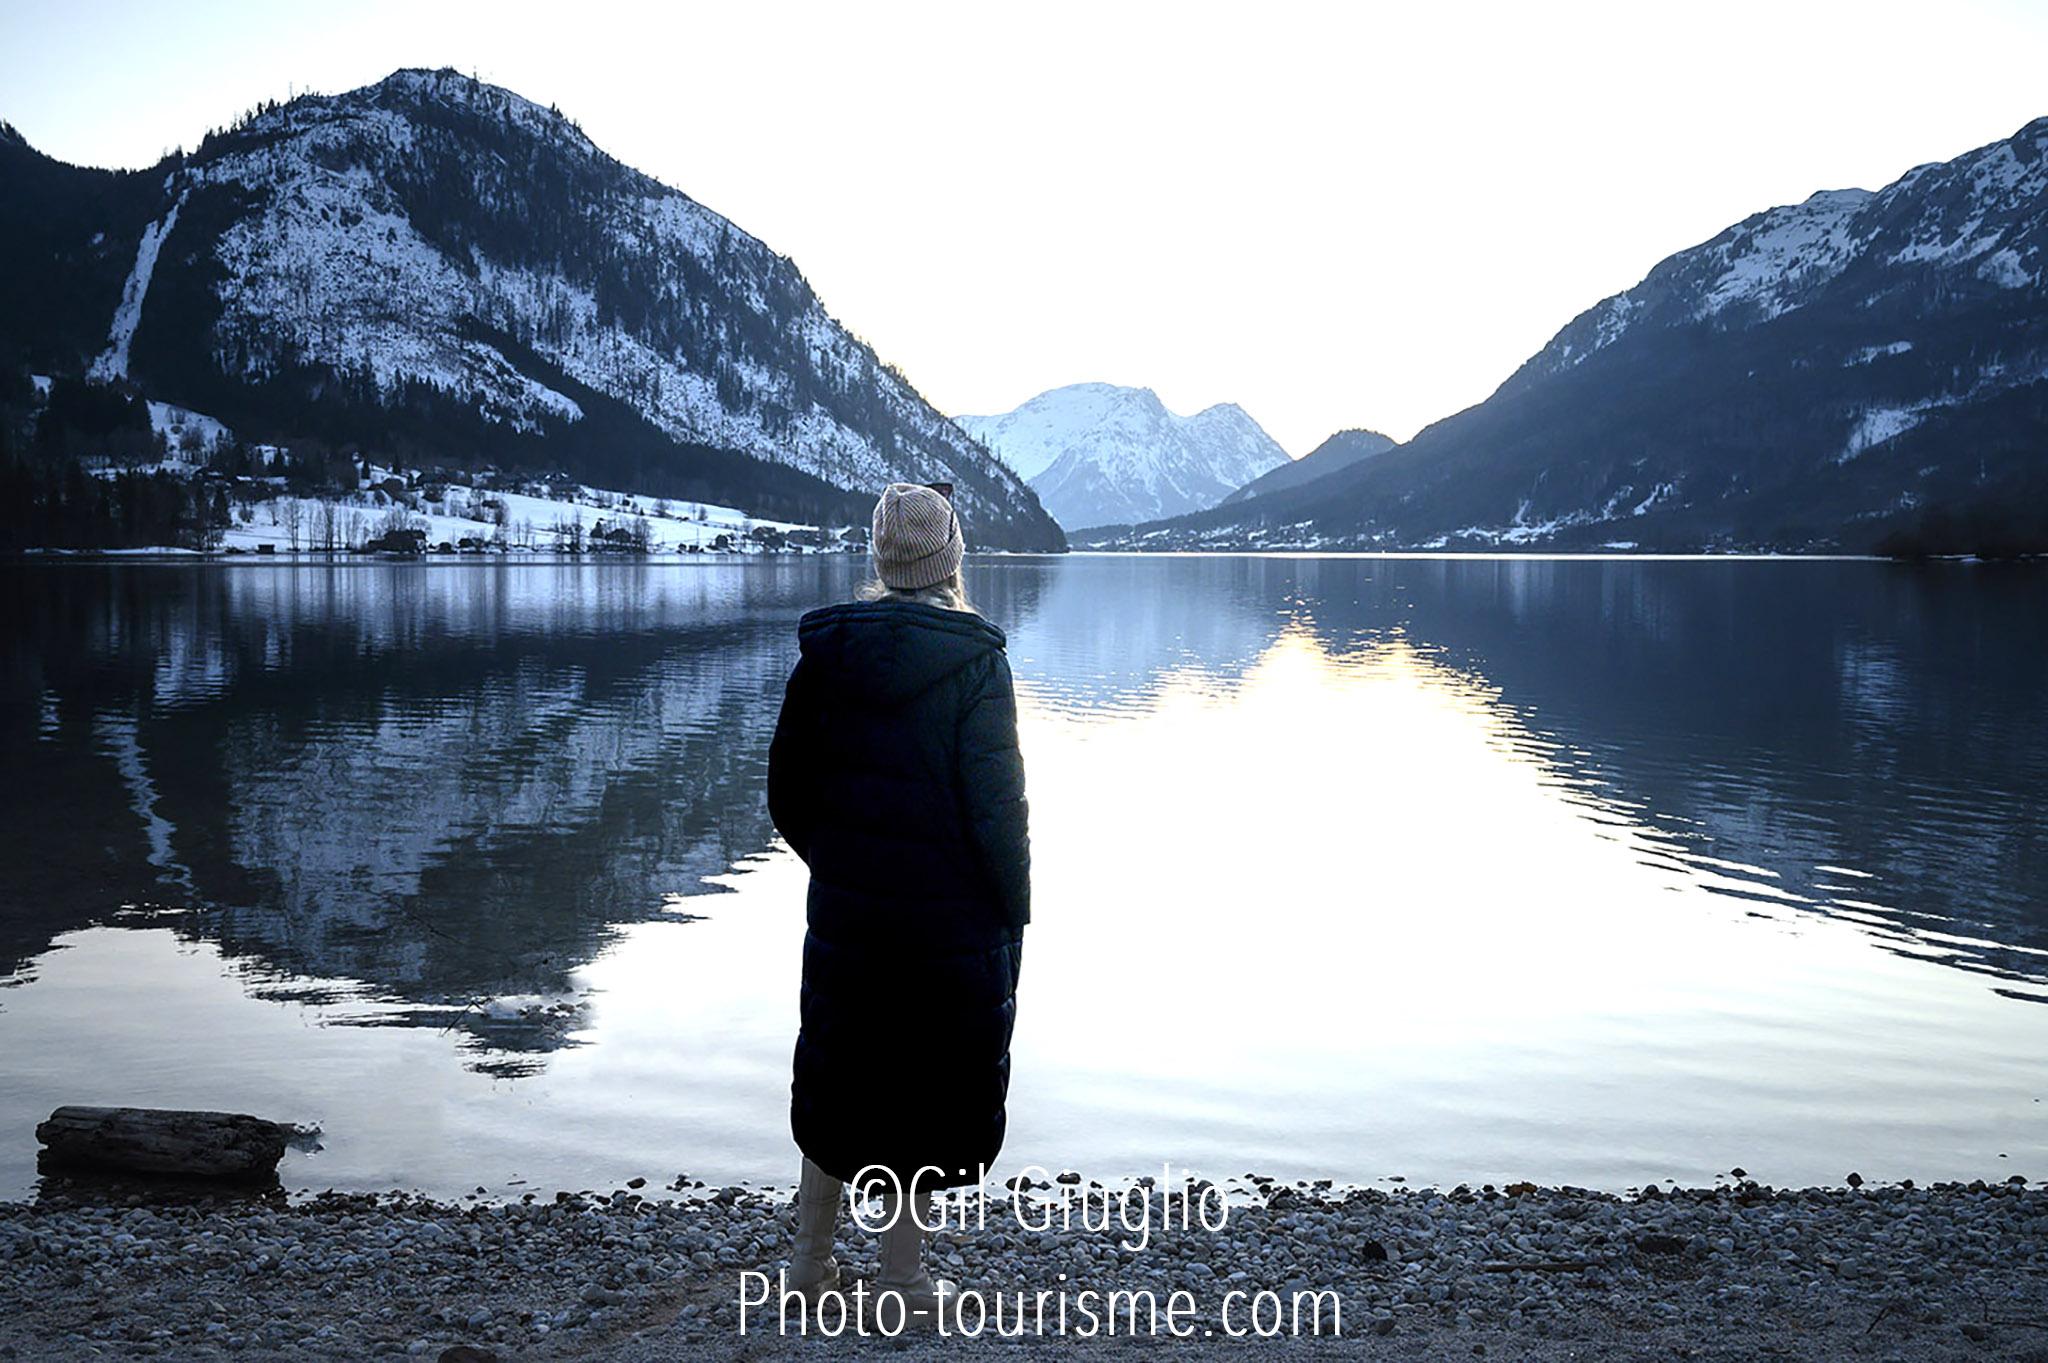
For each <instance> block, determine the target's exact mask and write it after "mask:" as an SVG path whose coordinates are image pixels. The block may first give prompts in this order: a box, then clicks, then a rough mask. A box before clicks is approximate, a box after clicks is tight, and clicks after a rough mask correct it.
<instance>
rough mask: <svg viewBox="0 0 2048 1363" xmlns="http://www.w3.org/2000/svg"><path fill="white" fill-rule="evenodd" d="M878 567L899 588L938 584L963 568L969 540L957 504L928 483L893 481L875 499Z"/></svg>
mask: <svg viewBox="0 0 2048 1363" xmlns="http://www.w3.org/2000/svg"><path fill="white" fill-rule="evenodd" d="M871 545H872V548H871V552H872V553H873V554H874V556H875V571H876V572H877V573H879V574H880V575H881V578H882V581H883V583H884V584H886V585H887V586H890V587H894V588H895V589H896V590H897V591H913V592H914V591H917V590H918V589H919V588H922V587H932V586H936V585H938V584H939V583H941V582H944V581H945V580H946V579H947V578H949V577H951V576H952V575H953V574H954V573H956V572H958V571H959V569H960V559H961V556H962V555H964V554H965V553H966V552H967V542H966V541H965V540H964V539H962V538H961V536H960V518H959V517H958V516H956V515H954V514H953V504H952V503H951V502H949V501H947V500H946V499H945V498H944V497H942V496H940V495H939V494H938V493H937V492H935V491H933V490H932V489H931V488H928V487H921V486H919V485H918V484H916V483H891V484H889V486H887V487H885V488H883V489H882V496H881V500H879V501H877V502H876V503H875V527H874V538H873V540H872V541H871Z"/></svg>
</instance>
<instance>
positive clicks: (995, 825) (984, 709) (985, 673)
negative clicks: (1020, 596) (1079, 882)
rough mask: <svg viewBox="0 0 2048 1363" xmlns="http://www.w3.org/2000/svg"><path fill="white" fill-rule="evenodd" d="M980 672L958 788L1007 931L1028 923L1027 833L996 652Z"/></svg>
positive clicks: (963, 731) (1009, 694)
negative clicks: (990, 662) (999, 904)
mask: <svg viewBox="0 0 2048 1363" xmlns="http://www.w3.org/2000/svg"><path fill="white" fill-rule="evenodd" d="M993 658H994V662H993V663H992V664H991V665H990V666H989V667H987V668H985V669H983V670H982V674H981V678H980V680H979V682H978V683H977V684H976V685H975V686H974V687H973V689H972V690H971V691H970V692H969V695H968V698H967V708H966V710H965V712H964V713H963V714H962V716H961V720H960V788H961V798H962V800H963V801H964V802H965V804H966V812H967V831H968V836H969V838H970V839H971V841H972V842H973V844H974V850H975V853H976V855H977V856H978V857H979V858H980V860H981V864H982V867H983V869H984V870H985V871H987V873H988V877H989V880H990V881H991V882H992V883H993V884H994V886H995V889H996V893H997V895H998V897H999V899H1000V902H1001V904H1002V908H1003V914H1004V917H1006V918H1007V919H1008V920H1009V923H1010V926H1011V927H1012V928H1016V929H1022V928H1023V926H1024V925H1025V924H1026V923H1028V922H1030V921H1031V834H1030V825H1029V818H1028V813H1029V811H1028V807H1027V806H1026V804H1025V801H1024V755H1023V753H1022V752H1021V751H1020V750H1019V749H1018V747H1017V697H1016V692H1015V690H1014V688H1013V687H1012V685H1011V681H1010V660H1009V659H1008V658H1007V657H1005V656H1004V655H1003V654H1001V653H997V654H994V655H993Z"/></svg>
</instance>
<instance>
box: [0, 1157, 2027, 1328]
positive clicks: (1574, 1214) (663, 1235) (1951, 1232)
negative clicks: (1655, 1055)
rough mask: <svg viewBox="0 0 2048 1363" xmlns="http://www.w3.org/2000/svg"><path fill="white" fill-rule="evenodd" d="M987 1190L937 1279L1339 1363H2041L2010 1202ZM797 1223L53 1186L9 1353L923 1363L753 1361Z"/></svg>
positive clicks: (719, 1208) (34, 1238)
mask: <svg viewBox="0 0 2048 1363" xmlns="http://www.w3.org/2000/svg"><path fill="white" fill-rule="evenodd" d="M999 1191H1001V1192H1002V1196H1001V1198H1000V1200H995V1201H992V1202H991V1212H990V1215H989V1220H988V1224H987V1227H986V1228H985V1229H982V1230H980V1231H975V1232H969V1233H960V1232H955V1231H951V1230H948V1231H941V1232H939V1233H938V1234H937V1235H936V1236H935V1237H934V1240H933V1244H932V1247H931V1251H930V1254H931V1260H932V1264H933V1267H934V1269H935V1271H937V1272H939V1273H942V1274H944V1275H946V1276H949V1277H951V1278H953V1279H955V1280H957V1281H959V1282H960V1283H961V1284H962V1285H963V1286H969V1287H975V1288H978V1289H980V1290H981V1291H982V1292H984V1293H988V1294H994V1293H996V1292H1003V1293H1008V1294H1013V1295H1014V1294H1015V1293H1016V1292H1018V1291H1020V1290H1023V1291H1035V1290H1037V1289H1043V1288H1057V1287H1062V1286H1064V1287H1066V1288H1068V1290H1070V1291H1072V1290H1077V1289H1080V1288H1084V1287H1086V1288H1095V1289H1099V1290H1102V1291H1108V1290H1110V1289H1113V1288H1126V1289H1132V1288H1144V1289H1150V1290H1151V1291H1153V1292H1155V1293H1157V1294H1158V1295H1159V1297H1160V1298H1161V1299H1164V1298H1165V1297H1166V1296H1167V1294H1169V1293H1170V1292H1172V1291H1173V1290H1175V1289H1177V1288H1178V1289H1186V1290H1187V1291H1188V1292H1190V1293H1192V1294H1193V1296H1194V1299H1195V1300H1196V1301H1198V1302H1199V1303H1200V1310H1199V1312H1198V1314H1197V1315H1196V1316H1195V1317H1194V1324H1195V1326H1196V1327H1198V1328H1213V1327H1215V1326H1216V1325H1217V1324H1218V1322H1217V1319H1216V1306H1217V1303H1218V1301H1219V1300H1220V1299H1221V1298H1222V1296H1223V1295H1224V1293H1226V1292H1228V1291H1232V1290H1242V1291H1246V1292H1250V1291H1257V1290H1260V1289H1268V1290H1271V1291H1273V1292H1276V1293H1279V1294H1281V1296H1282V1297H1283V1298H1284V1297H1287V1296H1288V1295H1289V1294H1291V1293H1293V1292H1295V1291H1318V1290H1323V1289H1333V1290H1335V1291H1336V1292H1337V1293H1339V1294H1340V1295H1341V1302H1342V1305H1341V1311H1342V1318H1341V1328H1342V1337H1341V1339H1328V1340H1326V1341H1325V1343H1326V1345H1328V1346H1331V1347H1336V1346H1341V1348H1342V1350H1343V1351H1344V1352H1346V1353H1347V1354H1352V1355H1355V1354H1358V1353H1366V1354H1369V1355H1372V1356H1385V1357H1389V1358H1394V1357H1414V1358H1439V1357H1441V1358H1451V1357H1457V1358H1468V1357H1486V1356H1488V1354H1489V1350H1490V1351H1491V1356H1493V1357H1511V1358H1517V1359H1519V1358H1523V1357H1540V1358H1548V1357H1553V1356H1555V1357H1560V1358H1562V1357H1608V1356H1612V1357H1616V1358H1620V1357H1637V1356H1643V1357H1647V1356H1652V1354H1654V1355H1655V1356H1658V1357H1694V1358H1721V1357H1728V1358H1737V1357H1766V1356H1775V1357H1781V1358H1807V1357H1811V1358H1827V1357H1849V1356H1857V1357H1863V1356H1868V1357H1870V1358H1873V1359H1891V1358H1899V1359H1909V1358H1910V1359H1919V1358H1951V1357H1955V1358H1984V1359H2038V1360H2042V1363H2048V1190H2044V1189H2042V1188H2037V1187H2034V1186H2032V1185H2029V1184H2027V1183H2025V1182H2023V1181H2021V1180H2019V1179H2017V1178H2015V1179H2013V1180H2011V1181H2009V1182H2004V1183H1992V1184H1985V1183H1971V1184H1967V1185H1963V1184H1944V1185H1938V1186H1933V1187H1924V1188H1919V1187H1913V1186H1911V1185H1910V1184H1907V1185H1901V1186H1884V1187H1875V1186H1867V1187H1853V1188H1852V1187H1839V1188H1823V1189H1807V1190H1799V1191H1790V1190H1773V1189H1770V1188H1766V1187H1760V1186H1758V1185H1757V1184H1755V1183H1752V1182H1749V1181H1747V1180H1744V1179H1741V1178H1730V1179H1728V1180H1725V1181H1724V1182H1723V1184H1722V1186H1717V1187H1713V1188H1701V1189H1680V1190H1672V1191H1660V1190H1656V1189H1651V1190H1646V1191H1645V1192H1643V1193H1641V1194H1631V1195H1628V1196H1615V1195H1609V1194H1604V1193H1594V1192H1587V1191H1583V1190H1576V1189H1551V1188H1538V1187H1535V1186H1533V1185H1528V1184H1517V1185H1513V1186H1511V1187H1508V1188H1503V1189H1493V1188H1462V1187H1461V1188H1457V1189H1453V1190H1449V1191H1442V1190H1434V1189H1416V1190H1401V1191H1395V1192H1382V1191H1377V1190H1349V1191H1346V1190H1342V1189H1330V1188H1327V1187H1320V1186H1316V1187H1310V1186H1302V1185H1294V1186H1283V1185H1276V1184H1272V1183H1270V1182H1267V1181H1265V1180H1252V1181H1247V1182H1245V1183H1242V1184H1233V1185H1231V1186H1230V1191H1231V1193H1232V1199H1233V1200H1232V1207H1231V1211H1230V1215H1229V1218H1228V1223H1227V1225H1225V1226H1224V1228H1223V1229H1222V1230H1220V1231H1218V1232H1215V1233H1211V1232H1209V1231H1206V1230H1203V1229H1201V1228H1200V1227H1193V1228H1190V1229H1178V1228H1174V1229H1164V1228H1162V1227H1160V1226H1158V1225H1155V1226H1154V1227H1153V1229H1152V1231H1151V1243H1150V1244H1149V1245H1148V1246H1147V1247H1146V1248H1145V1249H1143V1250H1142V1251H1132V1250H1130V1249H1127V1248H1124V1247H1122V1246H1121V1245H1120V1244H1119V1243H1118V1242H1119V1241H1120V1240H1122V1239H1124V1238H1126V1237H1125V1234H1124V1232H1122V1231H1121V1230H1117V1231H1108V1232H1105V1231H1101V1230H1085V1229H1081V1228H1078V1227H1077V1228H1074V1229H1070V1230H1064V1231H1061V1230H1052V1231H1025V1230H1021V1229H1019V1228H1018V1226H1017V1225H1016V1223H1015V1220H1014V1219H1013V1215H1012V1212H1011V1203H1010V1201H1009V1197H1010V1194H1009V1193H1008V1191H1007V1190H999ZM1067 1191H1071V1190H1070V1189H1066V1190H1063V1189H1057V1188H1051V1187H1045V1186H1043V1185H1041V1186H1040V1187H1038V1188H1031V1189H1027V1190H1025V1191H1023V1192H1021V1193H1019V1194H1018V1196H1020V1197H1024V1198H1027V1199H1033V1205H1041V1204H1042V1203H1043V1202H1044V1200H1045V1199H1047V1198H1050V1197H1053V1196H1055V1195H1057V1194H1059V1193H1061V1192H1067ZM793 1221H794V1209H793V1208H792V1206H791V1205H790V1202H789V1194H788V1193H787V1192H780V1193H764V1192H759V1191H753V1190H748V1189H742V1188H726V1189H718V1190H713V1189H703V1188H699V1187H696V1186H693V1185H690V1184H688V1183H687V1182H686V1181H684V1180H681V1179H678V1180H677V1181H676V1183H675V1184H672V1185H670V1186H669V1187H668V1188H666V1189H663V1190H661V1191H660V1192H659V1194H658V1195H650V1193H649V1192H648V1191H647V1190H645V1189H644V1188H642V1189H631V1188H629V1189H620V1190H618V1191H616V1192H613V1193H610V1194H587V1193H568V1192H563V1193H560V1194H556V1195H554V1196H552V1197H537V1198H533V1199H530V1200H526V1201H520V1202H511V1203H498V1202H489V1201H482V1200H478V1201H475V1202H472V1203H470V1204H468V1205H449V1204H446V1203H437V1202H431V1201H426V1200H422V1199H419V1198H414V1197H405V1196H396V1195H392V1196H368V1195H355V1194H325V1195H321V1196H317V1197H313V1198H309V1199H303V1200H293V1201H287V1200H285V1199H284V1198H283V1197H281V1196H273V1197H270V1198H237V1197H231V1196H225V1195H198V1196H192V1195H187V1196H182V1197H177V1198H171V1197H166V1196H162V1195H158V1194H145V1193H141V1192H137V1191H134V1190H132V1189H124V1188H121V1187H118V1186H113V1187H97V1188H90V1189H85V1188H78V1187H66V1186H61V1185H59V1186H53V1187H52V1188H51V1189H49V1190H46V1192H45V1193H44V1195H43V1197H42V1198H41V1199H40V1200H39V1201H37V1202H34V1203H13V1204H0V1359H9V1360H13V1359H22V1360H30V1359H33V1360H44V1359H50V1360H59V1361H60V1363H61V1361H62V1360H69V1359H74V1358H98V1357H132V1356H148V1355H161V1356H165V1357H171V1358H178V1359H187V1358H191V1359H206V1358H224V1357H236V1358H309V1357H326V1358H369V1357H425V1358H429V1359H440V1358H442V1357H443V1355H444V1354H448V1356H449V1357H450V1358H451V1359H453V1360H464V1359H467V1360H471V1361H472V1363H475V1361H476V1360H481V1359H484V1358H489V1357H496V1358H499V1359H505V1360H511V1359H545V1358H561V1357H595V1358H613V1359H619V1360H643V1359H644V1360H656V1359H668V1358H675V1359H685V1358H700V1357H721V1356H727V1355H731V1354H735V1353H739V1352H742V1351H743V1350H744V1351H745V1352H746V1353H747V1354H748V1356H750V1357H755V1356H760V1355H761V1354H762V1353H764V1352H765V1353H770V1354H773V1353H778V1352H786V1351H789V1352H800V1351H804V1350H809V1351H811V1352H812V1353H814V1354H815V1353H817V1351H818V1350H819V1349H820V1348H821V1347H830V1348H832V1349H834V1350H836V1351H847V1350H849V1349H864V1348H874V1349H876V1350H877V1351H885V1350H891V1351H894V1352H895V1353H896V1355H898V1356H903V1354H904V1346H903V1345H902V1344H901V1342H899V1341H889V1340H869V1341H866V1342H865V1344H864V1345H863V1342H861V1341H857V1340H854V1339H852V1338H850V1337H849V1338H842V1339H839V1340H836V1341H834V1342H832V1343H831V1344H830V1345H829V1346H821V1345H820V1344H819V1343H818V1341H816V1340H810V1341H796V1340H783V1339H780V1338H778V1337H777V1336H776V1333H775V1325H774V1322H773V1319H772V1318H769V1319H767V1320H763V1319H761V1318H760V1317H759V1316H758V1315H757V1316H756V1318H755V1320H754V1322H753V1324H752V1326H751V1329H750V1333H749V1334H748V1335H747V1336H746V1337H745V1338H742V1337H741V1335H740V1334H739V1332H738V1321H739V1316H738V1306H737V1299H738V1295H739V1283H740V1277H739V1275H740V1273H741V1272H742V1271H743V1270H747V1269H760V1268H766V1269H767V1270H768V1272H769V1273H770V1274H771V1275H772V1274H773V1272H774V1270H775V1268H776V1267H777V1266H778V1265H779V1264H780V1263H782V1262H783V1261H784V1256H785V1255H786V1254H787V1247H788V1243H789V1235H790V1230H791V1227H792V1225H793ZM874 1257H875V1243H874V1240H873V1238H872V1237H870V1236H868V1235H866V1234H864V1233H862V1232H860V1231H859V1230H857V1229H855V1228H853V1227H852V1226H850V1225H849V1224H848V1223H847V1221H846V1219H845V1218H844V1217H842V1222H841V1244H840V1248H839V1258H840V1260H841V1263H842V1265H844V1266H845V1267H846V1268H847V1269H848V1270H849V1271H850V1273H851V1274H857V1275H862V1276H868V1275H872V1273H873V1271H874ZM1061 1274H1065V1275H1066V1277H1065V1279H1064V1280H1062V1279H1061V1278H1060V1277H1059V1275H1061ZM1242 1319H1243V1317H1242V1316H1240V1321H1242ZM764 1330H765V1331H766V1332H767V1337H766V1338H764V1336H763V1331H764ZM1216 1333H1217V1334H1219V1335H1220V1333H1221V1331H1220V1330H1218V1331H1217V1332H1216ZM1208 1338H1210V1336H1199V1339H1198V1340H1197V1341H1195V1342H1194V1347H1195V1348H1196V1351H1197V1352H1206V1351H1207V1346H1205V1345H1202V1344H1201V1343H1200V1342H1199V1340H1201V1339H1208ZM1575 1341H1576V1343H1575ZM1653 1342H1654V1344H1655V1347H1654V1349H1652V1348H1651V1347H1650V1346H1651V1345H1652V1343H1653ZM1109 1343H1114V1344H1115V1345H1117V1346H1121V1345H1122V1344H1123V1341H1122V1340H1116V1341H1112V1342H1109ZM1216 1345H1217V1348H1218V1351H1219V1352H1220V1351H1221V1349H1222V1347H1223V1345H1224V1341H1222V1340H1220V1339H1218V1340H1217V1341H1216ZM962 1346H965V1347H969V1348H971V1349H974V1350H985V1349H989V1348H1000V1349H1002V1350H1004V1351H1005V1354H1006V1356H1015V1355H1016V1354H1017V1353H1019V1352H1020V1351H1021V1352H1025V1353H1035V1352H1038V1351H1039V1350H1040V1349H1044V1350H1047V1351H1049V1352H1051V1351H1059V1350H1067V1351H1071V1350H1073V1349H1074V1347H1075V1346H1074V1341H1073V1339H1072V1338H1071V1337H1070V1338H1069V1339H1067V1340H1065V1341H1062V1340H1059V1339H1050V1340H1043V1341H1040V1342H1038V1343H1036V1344H1033V1343H1028V1342H1027V1343H1025V1344H1018V1343H1014V1342H1003V1341H995V1340H990V1339H987V1338H984V1339H982V1340H980V1341H973V1342H968V1341H959V1340H946V1341H937V1342H936V1343H934V1342H933V1341H931V1340H930V1339H928V1338H927V1339H926V1340H925V1341H924V1342H923V1343H921V1344H920V1345H918V1346H917V1347H915V1348H913V1349H911V1350H910V1351H909V1352H910V1353H911V1354H919V1353H922V1352H924V1350H925V1349H927V1348H935V1347H944V1348H947V1349H949V1350H952V1351H955V1352H957V1351H958V1349H959V1348H960V1347H962ZM1105 1346H1106V1342H1105V1341H1102V1340H1097V1341H1095V1342H1094V1343H1092V1344H1090V1345H1088V1346H1087V1347H1086V1348H1085V1349H1084V1350H1083V1352H1088V1353H1093V1352H1096V1351H1099V1350H1101V1349H1102V1348H1104V1347H1105ZM1567 1346H1569V1347H1567ZM1168 1347H1173V1346H1171V1345H1169V1346H1168ZM1229 1347H1231V1348H1232V1349H1234V1350H1242V1349H1243V1348H1244V1347H1246V1346H1245V1345H1244V1344H1243V1343H1241V1342H1237V1341H1231V1342H1230V1343H1229ZM1275 1347H1276V1348H1280V1349H1282V1350H1283V1351H1286V1352H1290V1353H1291V1352H1301V1351H1306V1352H1318V1350H1319V1348H1320V1347H1321V1346H1318V1347H1314V1348H1307V1349H1304V1344H1303V1343H1299V1342H1292V1343H1288V1344H1286V1345H1284V1346H1283V1345H1280V1344H1278V1343H1277V1342H1276V1343H1275ZM462 1348H467V1349H468V1350H470V1351H472V1352H469V1353H462V1352H459V1351H458V1352H453V1353H449V1351H451V1350H460V1349H462ZM1639 1348H1640V1349H1644V1350H1646V1352H1642V1353H1636V1352H1630V1350H1632V1349H1639ZM1603 1349H1610V1350H1611V1349H1619V1350H1621V1352H1612V1353H1606V1352H1602V1350H1603ZM820 1356H822V1355H820Z"/></svg>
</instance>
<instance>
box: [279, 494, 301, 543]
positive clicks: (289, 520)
mask: <svg viewBox="0 0 2048 1363" xmlns="http://www.w3.org/2000/svg"><path fill="white" fill-rule="evenodd" d="M277 523H278V524H279V525H281V526H283V527H284V534H285V542H286V543H287V544H289V545H290V546H291V550H292V552H293V553H295V554H296V553H298V552H299V530H300V528H301V527H302V526H304V525H305V523H306V508H305V507H304V506H302V505H301V504H300V503H299V499H298V498H296V497H280V498H279V499H278V502H277Z"/></svg>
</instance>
